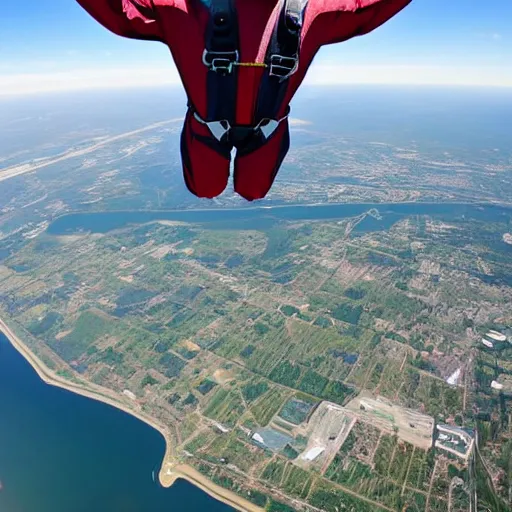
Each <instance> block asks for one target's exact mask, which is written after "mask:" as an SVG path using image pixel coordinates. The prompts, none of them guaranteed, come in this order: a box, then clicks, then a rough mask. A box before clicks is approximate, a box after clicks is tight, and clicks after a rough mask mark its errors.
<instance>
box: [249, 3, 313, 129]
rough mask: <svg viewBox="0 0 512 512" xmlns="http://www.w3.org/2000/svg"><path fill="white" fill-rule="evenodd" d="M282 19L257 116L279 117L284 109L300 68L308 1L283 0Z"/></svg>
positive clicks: (271, 47) (268, 60)
mask: <svg viewBox="0 0 512 512" xmlns="http://www.w3.org/2000/svg"><path fill="white" fill-rule="evenodd" d="M281 1H282V8H281V13H280V15H279V20H278V22H277V23H276V27H275V29H274V32H273V34H272V38H271V40H270V44H269V46H268V49H267V54H266V57H265V62H266V63H267V65H268V66H269V68H268V69H269V72H268V73H265V74H264V75H263V79H262V81H261V85H260V90H259V93H258V101H257V106H256V116H257V118H258V119H262V118H270V119H275V118H276V117H277V116H278V114H279V110H280V109H281V106H282V103H283V101H284V97H285V95H286V90H287V88H288V83H289V80H288V78H290V76H291V75H293V74H294V73H295V71H297V67H298V65H299V57H300V55H299V54H300V44H301V35H302V23H303V19H304V12H305V9H306V8H307V4H308V1H307V0H281Z"/></svg>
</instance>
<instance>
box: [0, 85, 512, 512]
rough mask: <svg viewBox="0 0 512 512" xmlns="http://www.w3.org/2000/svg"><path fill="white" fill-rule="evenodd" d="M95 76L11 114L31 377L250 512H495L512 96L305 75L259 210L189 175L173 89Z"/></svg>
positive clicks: (502, 458) (2, 209) (7, 202)
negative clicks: (108, 88) (137, 434)
mask: <svg viewBox="0 0 512 512" xmlns="http://www.w3.org/2000/svg"><path fill="white" fill-rule="evenodd" d="M370 93H371V94H370ZM100 94H111V93H94V94H92V93H91V95H90V96H87V95H84V97H81V98H80V99H76V98H75V97H73V98H71V97H70V98H64V99H57V98H56V97H49V98H47V99H45V100H44V101H42V100H40V99H39V100H38V99H37V98H33V99H31V100H30V102H32V103H30V104H26V103H25V102H21V101H20V102H18V103H17V102H11V103H9V104H7V105H6V109H7V107H8V109H7V110H6V111H8V115H7V116H6V117H5V118H3V119H1V120H0V141H1V142H0V330H2V331H3V332H4V334H6V335H7V336H8V337H9V338H10V339H11V341H12V342H13V343H14V344H16V345H17V348H18V349H19V350H20V351H21V352H22V353H23V354H24V355H25V357H26V358H27V359H28V360H29V362H31V364H32V365H33V366H34V367H35V368H36V369H37V370H38V373H39V374H40V376H41V377H42V378H43V379H44V380H46V381H48V382H50V383H53V384H56V385H60V386H62V387H66V388H68V389H71V390H74V391H76V392H77V393H81V394H84V395H86V396H90V397H93V398H97V399H99V400H102V401H104V402H107V403H110V404H113V405H115V406H116V407H119V408H121V409H123V410H125V411H128V412H131V413H132V414H135V415H136V416H137V417H139V418H141V419H143V420H144V421H146V422H148V423H149V424H151V425H153V426H154V427H155V428H157V429H158V430H159V431H160V432H161V433H162V434H163V435H164V437H165V439H166V441H167V449H166V453H165V454H163V453H162V454H161V457H162V464H161V468H160V472H159V479H160V482H161V483H162V485H164V486H170V485H172V484H173V482H174V481H175V480H176V478H180V477H181V478H187V479H189V480H190V481H192V482H194V483H196V484H197V485H199V486H201V487H203V488H204V489H206V490H207V491H209V492H211V493H212V494H213V495H214V496H216V497H218V498H221V499H224V500H225V501H226V502H227V503H229V504H230V505H232V506H234V507H236V508H238V509H240V510H254V511H262V510H268V511H272V512H293V511H304V512H306V511H308V512H313V511H327V512H331V511H332V512H337V511H341V510H346V511H362V512H365V511H395V510H396V511H408V512H424V511H432V512H466V511H473V512H477V511H480V510H490V511H498V512H499V511H506V510H510V509H511V507H512V424H511V420H512V418H511V407H510V405H511V401H512V309H511V304H512V202H511V200H510V199H511V196H510V190H512V147H511V146H510V144H509V140H508V138H507V134H506V133H504V132H506V130H503V129H502V127H503V126H504V123H505V119H510V116H511V115H512V94H511V93H510V92H503V91H498V92H492V93H491V92H488V91H480V90H478V91H475V90H464V91H458V90H457V91H454V90H451V89H448V90H444V89H439V90H438V89H434V88H433V89H428V88H427V89H425V90H419V91H418V90H414V91H413V90H412V89H407V88H406V89H405V90H395V89H393V88H389V89H388V88H383V89H377V90H373V89H371V88H368V89H365V88H362V90H361V89H358V90H352V89H349V88H348V89H347V91H346V94H339V92H338V93H337V94H334V93H333V92H332V91H330V92H327V93H326V92H325V91H321V92H318V90H316V89H315V88H312V89H311V90H309V89H307V88H306V89H305V92H304V93H303V95H302V96H301V97H300V98H299V99H298V100H297V104H296V106H295V108H294V110H292V116H294V115H295V117H293V121H292V123H291V125H292V144H293V146H292V149H291V151H290V154H289V156H288V157H287V159H286V160H285V164H284V166H283V169H282V171H281V172H280V174H279V175H278V178H277V180H276V184H275V186H274V188H273V190H272V191H271V193H270V194H269V196H268V197H267V198H266V199H264V200H262V201H259V202H256V203H252V204H249V203H246V202H244V201H243V200H241V199H240V198H239V197H237V196H235V195H234V194H233V193H232V192H231V190H227V191H226V193H225V194H223V195H222V196H220V197H219V198H217V199H215V200H213V201H209V200H199V199H197V198H195V197H193V196H191V195H190V194H189V193H188V192H187V191H186V188H185V186H184V184H183V179H182V176H181V167H180V160H179V151H178V150H179V137H178V135H179V132H180V130H181V122H182V108H181V106H182V103H180V101H179V99H180V98H181V96H179V95H178V94H177V93H174V92H173V93H172V94H171V93H166V92H162V91H155V94H154V95H153V96H152V97H151V98H152V99H150V100H149V99H147V100H146V102H147V104H145V103H144V102H143V104H142V105H141V106H140V111H138V110H136V111H134V112H132V113H131V114H130V115H129V116H127V115H126V112H125V110H124V108H123V105H124V104H125V103H126V102H127V101H129V97H130V94H133V93H131V92H124V93H122V94H118V95H115V96H114V95H112V97H110V96H109V100H108V101H106V100H105V98H104V97H101V101H99V100H98V99H97V97H96V96H95V95H100ZM326 98H327V99H326ZM349 98H350V99H349ZM369 98H370V99H369ZM2 101H4V100H2ZM151 102H153V103H151ZM100 103H101V104H108V105H110V106H111V107H110V109H107V112H103V111H101V110H98V109H94V108H92V106H94V105H96V104H100ZM162 103H163V104H165V105H168V108H167V110H166V111H165V112H162V109H161V108H160V109H156V108H152V106H153V107H154V105H161V104H162ZM333 104H334V105H335V109H333V107H332V105H333ZM312 105H313V106H312ZM432 105H435V108H433V107H432ZM0 106H1V105H0ZM332 110H337V111H338V114H337V115H336V114H335V113H334V112H332ZM29 112H32V113H31V114H29ZM34 112H35V113H34ZM70 112H73V117H71V114H70ZM340 112H342V113H343V115H340ZM70 119H71V120H70ZM22 132H23V133H27V136H26V140H24V141H23V142H21V141H20V137H19V134H20V133H22ZM127 449H129V448H127Z"/></svg>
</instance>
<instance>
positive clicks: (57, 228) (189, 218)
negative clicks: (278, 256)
mask: <svg viewBox="0 0 512 512" xmlns="http://www.w3.org/2000/svg"><path fill="white" fill-rule="evenodd" d="M372 208H375V209H376V210H378V212H379V214H380V216H381V217H382V218H381V219H380V220H379V219H376V218H373V217H371V216H368V217H367V218H366V219H365V220H364V222H362V223H360V224H359V225H358V227H357V229H358V230H363V231H366V230H373V229H388V228H390V227H391V226H392V225H393V224H394V223H395V222H397V221H398V220H400V219H401V218H403V217H406V216H408V215H431V216H434V217H438V218H440V219H444V220H453V219H456V218H459V219H460V218H465V219H475V220H488V221H490V222H491V221H500V220H504V219H507V220H508V219H510V216H511V215H512V208H510V207H507V206H499V205H492V204H485V205H479V204H462V203H379V204H371V203H355V204H327V205H290V206H276V207H271V208H268V207H252V208H233V209H220V208H219V209H201V210H200V209H197V210H166V211H115V212H90V213H89V212H87V213H71V214H66V215H63V216H61V217H59V218H57V219H55V220H54V221H53V222H52V223H51V224H50V226H49V227H48V230H47V231H48V233H49V234H53V235H66V234H72V233H76V232H81V231H85V232H93V233H106V232H108V231H111V230H114V229H120V228H123V227H127V226H128V225H130V224H143V223H146V222H152V221H156V220H172V221H181V222H191V223H199V224H205V225H207V226H208V227H210V228H218V229H223V228H229V229H265V228H267V227H271V226H272V225H274V224H276V223H279V222H281V221H287V220H288V221H302V220H330V219H333V220H339V219H343V218H347V217H354V216H357V215H360V214H362V213H364V212H366V211H368V210H370V209H372Z"/></svg>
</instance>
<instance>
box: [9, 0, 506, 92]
mask: <svg viewBox="0 0 512 512" xmlns="http://www.w3.org/2000/svg"><path fill="white" fill-rule="evenodd" d="M510 19H512V3H510V1H509V0H496V1H495V2H494V3H493V8H492V9H490V8H488V9H482V4H481V2H477V1H475V0H470V1H468V0H453V1H451V2H449V3H448V4H447V3H446V2H445V1H443V0H428V1H426V0H413V2H412V4H411V5H409V6H408V7H407V8H406V9H405V10H404V11H402V12H401V13H400V14H398V15H397V16H396V17H395V18H393V19H392V20H390V21H389V22H388V23H386V24H385V25H383V26H382V27H380V28H378V29H377V30H375V31H374V32H372V33H371V34H369V35H366V36H365V37H360V38H354V39H352V40H350V41H348V42H346V43H341V44H337V45H332V46H329V47H325V48H323V49H322V50H321V51H320V53H319V55H318V56H317V58H316V60H315V62H314V63H313V65H312V67H311V69H310V72H309V74H308V77H307V79H306V82H305V83H307V84H315V85H336V84H387V85H407V84H409V85H457V86H496V87H512V34H511V32H510ZM178 83H179V77H178V74H177V71H176V68H175V66H174V64H173V62H172V58H171V57H170V55H169V51H168V49H167V48H166V47H165V46H164V45H162V44H158V43H154V42H145V41H134V40H129V39H124V38H121V37H118V36H116V35H114V34H112V33H110V32H109V31H107V30H106V29H104V28H103V27H101V26H100V25H99V24H98V23H96V22H95V21H94V20H93V19H92V18H91V17H90V16H89V15H88V14H87V13H86V12H85V11H84V10H83V9H82V8H81V7H80V6H79V5H78V4H77V3H76V2H74V1H71V2H70V1H69V0H38V1H36V0H27V1H25V2H23V3H21V4H19V3H14V2H9V3H7V5H5V6H2V15H1V17H0V96H10V95H23V94H33V93H41V92H50V91H72V90H84V89H104V88H119V87H145V86H159V85H166V84H178Z"/></svg>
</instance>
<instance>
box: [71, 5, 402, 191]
mask: <svg viewBox="0 0 512 512" xmlns="http://www.w3.org/2000/svg"><path fill="white" fill-rule="evenodd" d="M411 1H412V0H77V2H78V3H79V4H80V5H81V6H82V7H83V8H84V9H85V10H86V11H87V12H88V13H89V14H90V15H91V16H92V17H94V18H95V19H96V20H97V21H98V22H99V23H101V24H102V25H103V26H104V27H106V28H107V29H109V30H110V31H111V32H113V33H115V34H117V35H119V36H123V37H127V38H132V39H141V40H150V41H159V42H162V43H164V44H166V45H167V46H168V47H169V49H170V51H171V54H172V57H173V59H174V62H175V64H176V67H177V69H178V72H179V74H180V77H181V81H182V83H183V86H184V88H185V92H186V95H187V99H188V110H187V113H186V116H185V122H184V126H183V130H182V133H181V156H182V165H183V176H184V179H185V183H186V185H187V188H188V189H189V190H190V192H192V193H193V194H195V195H196V196H198V197H206V198H213V197H216V196H218V195H219V194H221V193H222V192H223V191H224V189H225V188H226V185H227V183H228V179H229V168H230V161H231V150H232V149H233V147H235V148H236V157H235V161H234V178H233V181H234V189H235V192H237V193H238V194H239V195H241V196H242V197H244V198H245V199H247V200H249V201H253V200H255V199H261V198H263V197H265V195H266V194H267V192H268V191H269V190H270V188H271V186H272V183H273V182H274V179H275V177H276V175H277V172H278V170H279V168H280V167H281V164H282V162H283V160H284V157H285V156H286V154H287V152H288V149H289V146H290V134H289V126H288V114H289V112H290V107H289V104H290V101H291V100H292V98H293V96H294V94H295V92H296V91H297V89H298V87H299V86H300V84H301V83H302V81H303V79H304V77H305V75H306V72H307V70H308V68H309V66H310V64H311V62H312V61H313V58H314V57H315V55H316V53H317V52H318V50H319V49H320V48H321V47H322V46H325V45H328V44H333V43H339V42H342V41H346V40H348V39H351V38H353V37H356V36H361V35H364V34H367V33H369V32H371V31H373V30H374V29H376V28H377V27H379V26H380V25H382V24H383V23H385V22H386V21H388V20H389V19H390V18H392V17H393V16H395V15H396V14H397V13H398V12H400V11H401V10H402V9H404V8H405V7H406V6H407V5H408V4H409V3H410V2H411Z"/></svg>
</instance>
